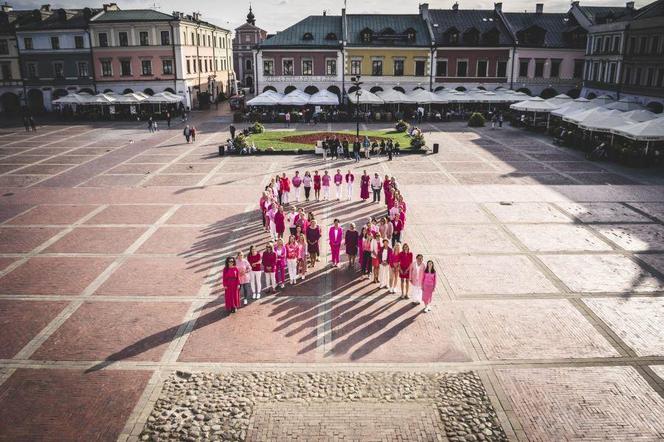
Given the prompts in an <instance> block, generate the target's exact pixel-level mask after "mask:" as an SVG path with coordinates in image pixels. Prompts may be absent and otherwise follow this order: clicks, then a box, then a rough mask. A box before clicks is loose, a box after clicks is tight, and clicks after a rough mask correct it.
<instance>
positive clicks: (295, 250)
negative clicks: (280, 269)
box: [286, 243, 300, 259]
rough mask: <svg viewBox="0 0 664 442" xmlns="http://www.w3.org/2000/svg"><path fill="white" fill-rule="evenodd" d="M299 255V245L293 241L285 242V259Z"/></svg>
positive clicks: (295, 257)
mask: <svg viewBox="0 0 664 442" xmlns="http://www.w3.org/2000/svg"><path fill="white" fill-rule="evenodd" d="M299 255H300V245H299V244H297V243H295V244H291V243H288V244H286V259H297V258H298V256H299Z"/></svg>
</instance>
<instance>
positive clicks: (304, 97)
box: [279, 89, 311, 106]
mask: <svg viewBox="0 0 664 442" xmlns="http://www.w3.org/2000/svg"><path fill="white" fill-rule="evenodd" d="M309 98H311V95H309V94H307V93H306V92H302V91H301V90H299V89H295V90H294V91H292V92H290V93H288V94H286V95H284V96H283V98H281V99H280V100H279V104H280V105H282V106H306V105H307V104H309Z"/></svg>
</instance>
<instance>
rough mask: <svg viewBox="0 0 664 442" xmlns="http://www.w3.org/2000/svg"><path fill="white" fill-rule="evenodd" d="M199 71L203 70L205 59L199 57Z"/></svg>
mask: <svg viewBox="0 0 664 442" xmlns="http://www.w3.org/2000/svg"><path fill="white" fill-rule="evenodd" d="M198 72H203V60H201V59H200V58H199V59H198Z"/></svg>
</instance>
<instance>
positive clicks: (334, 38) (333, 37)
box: [325, 32, 338, 41]
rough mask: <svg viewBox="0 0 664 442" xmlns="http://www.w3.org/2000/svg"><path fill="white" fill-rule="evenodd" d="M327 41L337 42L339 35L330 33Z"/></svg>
mask: <svg viewBox="0 0 664 442" xmlns="http://www.w3.org/2000/svg"><path fill="white" fill-rule="evenodd" d="M325 40H329V41H336V40H338V39H337V34H335V33H334V32H330V33H329V34H327V35H326V36H325Z"/></svg>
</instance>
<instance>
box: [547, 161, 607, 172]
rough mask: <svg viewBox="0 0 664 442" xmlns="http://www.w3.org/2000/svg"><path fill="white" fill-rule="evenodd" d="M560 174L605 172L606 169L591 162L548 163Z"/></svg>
mask: <svg viewBox="0 0 664 442" xmlns="http://www.w3.org/2000/svg"><path fill="white" fill-rule="evenodd" d="M546 164H547V165H548V166H549V167H552V168H554V169H556V170H557V171H559V172H603V171H604V169H603V168H602V167H600V166H597V165H595V164H593V163H591V162H589V161H553V162H548V163H546Z"/></svg>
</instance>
